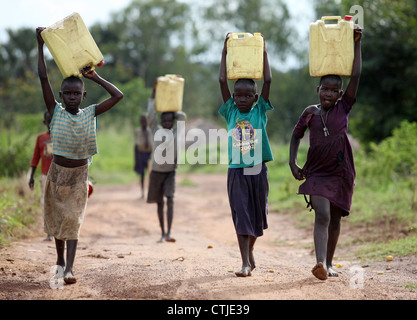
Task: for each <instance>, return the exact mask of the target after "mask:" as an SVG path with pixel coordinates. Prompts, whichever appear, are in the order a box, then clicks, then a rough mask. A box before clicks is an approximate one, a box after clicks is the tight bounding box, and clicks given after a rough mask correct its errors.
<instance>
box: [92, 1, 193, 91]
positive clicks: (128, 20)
mask: <svg viewBox="0 0 417 320" xmlns="http://www.w3.org/2000/svg"><path fill="white" fill-rule="evenodd" d="M187 15H188V5H186V4H183V3H178V2H176V1H172V0H134V1H132V3H131V4H130V5H129V6H128V7H126V8H125V9H123V10H122V11H120V12H116V13H113V14H112V20H111V22H110V23H107V24H98V25H96V26H93V27H92V28H91V31H92V33H93V34H94V38H95V40H96V42H97V43H98V44H99V46H100V48H101V49H102V51H103V52H105V53H106V56H105V61H106V63H108V64H110V65H115V64H117V63H122V64H123V65H124V66H125V68H126V69H127V70H131V71H132V72H133V76H134V77H141V78H143V79H145V83H146V85H147V86H152V85H153V82H154V80H155V78H156V77H157V76H159V75H161V74H162V73H164V72H165V70H166V69H167V66H169V64H172V62H173V61H172V59H173V57H174V53H175V49H176V48H177V47H180V46H182V43H183V41H182V37H183V33H184V25H185V21H187V18H188V16H187ZM175 40H177V41H175Z"/></svg>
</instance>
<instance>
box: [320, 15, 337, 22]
mask: <svg viewBox="0 0 417 320" xmlns="http://www.w3.org/2000/svg"><path fill="white" fill-rule="evenodd" d="M326 20H337V21H338V22H339V21H340V20H342V17H341V16H325V17H321V21H323V22H325V21H326Z"/></svg>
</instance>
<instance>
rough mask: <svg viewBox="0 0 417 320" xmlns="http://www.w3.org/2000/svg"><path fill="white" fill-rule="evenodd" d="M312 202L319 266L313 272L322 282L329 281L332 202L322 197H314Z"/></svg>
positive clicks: (315, 245)
mask: <svg viewBox="0 0 417 320" xmlns="http://www.w3.org/2000/svg"><path fill="white" fill-rule="evenodd" d="M311 202H312V204H313V208H314V211H315V214H316V216H315V221H314V247H315V251H316V262H317V264H316V265H315V266H314V268H313V269H312V270H311V271H312V273H313V274H314V276H315V277H316V278H318V279H320V280H326V279H327V269H326V255H327V242H328V238H329V236H328V229H329V224H330V201H329V200H328V199H326V198H324V197H322V196H317V195H312V196H311Z"/></svg>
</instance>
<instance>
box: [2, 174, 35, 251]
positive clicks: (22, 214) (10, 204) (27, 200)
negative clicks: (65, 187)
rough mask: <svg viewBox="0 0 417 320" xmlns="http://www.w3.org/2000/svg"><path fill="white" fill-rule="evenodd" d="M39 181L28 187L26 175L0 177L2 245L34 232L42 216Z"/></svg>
mask: <svg viewBox="0 0 417 320" xmlns="http://www.w3.org/2000/svg"><path fill="white" fill-rule="evenodd" d="M39 185H40V183H39V181H36V182H35V189H34V190H33V191H31V190H30V189H29V187H28V179H27V177H26V175H22V176H21V177H20V178H14V179H10V178H0V247H2V246H5V245H7V244H8V243H9V242H10V241H12V240H13V239H17V238H22V237H25V236H27V235H28V234H30V233H32V232H33V230H32V226H33V225H34V224H35V222H36V221H38V220H39V218H40V217H42V208H41V205H40V200H39V199H40V189H39Z"/></svg>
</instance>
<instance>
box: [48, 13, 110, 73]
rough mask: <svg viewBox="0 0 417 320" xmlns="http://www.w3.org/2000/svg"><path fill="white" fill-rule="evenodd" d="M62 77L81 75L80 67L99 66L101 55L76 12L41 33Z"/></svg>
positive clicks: (101, 60) (101, 61)
mask: <svg viewBox="0 0 417 320" xmlns="http://www.w3.org/2000/svg"><path fill="white" fill-rule="evenodd" d="M41 36H42V39H43V40H44V41H45V44H46V46H47V47H48V49H49V52H50V53H51V55H52V57H53V58H54V60H55V62H56V64H57V65H58V68H59V70H60V71H61V73H62V76H63V77H64V78H68V77H71V76H77V77H81V76H82V73H81V69H83V68H85V67H87V66H90V67H91V69H92V70H94V67H95V66H101V65H102V64H103V63H104V61H103V55H102V54H101V52H100V49H99V48H98V47H97V44H96V43H95V41H94V39H93V37H92V35H91V33H90V32H89V31H88V29H87V27H86V25H85V24H84V21H83V20H82V18H81V16H80V15H79V14H78V13H73V14H71V15H69V16H68V17H66V18H64V19H62V20H61V21H58V22H57V23H55V24H53V25H51V26H50V27H48V28H46V29H44V30H43V31H42V33H41Z"/></svg>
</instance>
